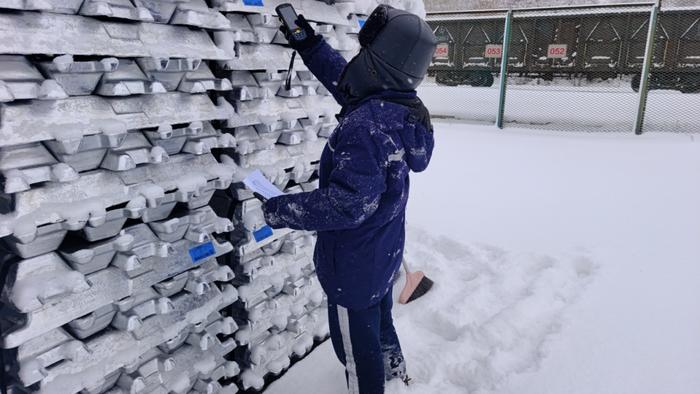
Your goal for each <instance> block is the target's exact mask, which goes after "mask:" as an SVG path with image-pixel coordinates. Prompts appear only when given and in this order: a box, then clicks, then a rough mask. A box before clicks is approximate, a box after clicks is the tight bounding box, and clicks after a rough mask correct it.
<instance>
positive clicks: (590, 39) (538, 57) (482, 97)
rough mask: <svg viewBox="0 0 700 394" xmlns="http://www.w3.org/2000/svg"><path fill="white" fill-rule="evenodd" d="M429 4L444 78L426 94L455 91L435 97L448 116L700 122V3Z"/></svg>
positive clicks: (585, 122) (699, 126)
mask: <svg viewBox="0 0 700 394" xmlns="http://www.w3.org/2000/svg"><path fill="white" fill-rule="evenodd" d="M427 9H428V17H427V18H428V21H429V23H430V24H431V26H432V27H433V28H434V29H435V33H436V35H437V37H438V40H439V42H440V44H439V45H438V49H437V51H436V56H435V60H434V64H433V67H432V69H431V74H432V75H433V76H434V77H435V81H436V82H437V84H438V85H442V86H441V87H440V88H431V89H428V94H427V96H426V98H425V99H426V101H427V102H429V103H430V102H431V97H430V96H431V93H433V92H434V93H435V97H436V98H437V97H442V98H445V97H448V94H446V93H447V92H449V97H450V99H449V100H447V101H448V102H446V103H445V105H443V106H441V107H440V108H437V106H435V105H433V107H432V108H434V109H435V110H434V113H435V114H436V115H438V116H444V117H448V118H449V117H451V118H458V119H465V120H472V121H479V122H492V123H496V124H497V125H498V126H499V127H503V126H504V125H510V126H518V125H520V126H525V127H531V128H532V127H534V128H543V129H555V130H585V131H621V132H631V131H634V132H637V133H641V132H643V131H665V132H697V131H698V130H700V118H699V117H697V116H696V114H695V109H696V108H700V4H698V3H697V2H691V1H663V2H660V3H655V2H644V1H614V2H613V1H610V2H604V1H598V2H596V1H581V2H558V1H517V2H506V1H452V2H450V1H430V2H427ZM504 41H505V42H507V43H508V45H505V46H504V45H503V42H504ZM503 57H507V58H508V61H507V62H505V64H504V63H503V62H502V61H501V59H502V58H503ZM501 75H507V78H505V79H504V78H501V77H500V76H501ZM445 85H447V86H459V88H452V87H444V86H445ZM429 107H430V105H429Z"/></svg>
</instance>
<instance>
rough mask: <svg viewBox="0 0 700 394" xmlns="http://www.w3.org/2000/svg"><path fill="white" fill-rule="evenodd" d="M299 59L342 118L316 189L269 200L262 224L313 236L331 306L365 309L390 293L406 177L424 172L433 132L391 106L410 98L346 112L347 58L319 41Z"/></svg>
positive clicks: (388, 95) (382, 97) (370, 101)
mask: <svg viewBox="0 0 700 394" xmlns="http://www.w3.org/2000/svg"><path fill="white" fill-rule="evenodd" d="M301 55H302V58H303V59H304V62H305V63H306V65H307V67H308V68H309V70H311V72H313V73H314V75H316V77H317V78H318V79H319V80H320V81H321V82H322V83H323V85H324V86H325V87H326V88H327V89H328V90H329V91H330V92H331V93H332V94H333V96H334V97H335V99H336V100H337V101H338V102H339V103H340V105H341V106H343V112H342V114H344V116H343V118H342V119H341V120H340V123H339V125H338V127H337V128H336V129H335V131H334V132H333V133H332V135H331V136H330V138H329V141H328V144H327V145H326V147H325V149H324V151H323V153H322V155H321V162H320V171H319V172H320V174H319V176H320V179H319V188H318V189H317V190H314V191H311V192H305V193H298V194H292V195H284V196H280V197H276V198H273V199H270V200H269V201H267V202H266V203H265V205H264V211H265V219H266V221H267V223H268V224H269V225H270V226H272V227H273V228H281V227H289V228H292V229H300V230H311V231H317V234H318V239H317V242H316V249H315V253H314V263H315V266H316V273H317V275H318V278H319V281H320V283H321V286H322V287H323V289H324V290H325V292H326V294H327V295H328V299H329V301H330V302H332V303H337V304H339V305H342V306H345V307H347V308H351V309H363V308H367V307H369V306H372V305H374V304H376V303H377V302H379V301H380V300H381V299H382V297H383V296H384V295H385V294H386V293H387V291H388V290H389V289H390V288H391V286H392V277H393V275H394V273H395V272H396V271H397V270H398V268H399V266H400V264H401V259H402V255H403V248H404V239H405V237H404V235H405V229H404V227H405V210H406V201H407V199H408V189H409V176H408V173H409V170H412V171H415V172H420V171H423V170H425V168H426V167H427V166H428V163H429V161H430V157H431V154H432V150H433V143H434V141H433V133H432V130H431V129H430V127H426V126H424V125H423V123H421V122H419V121H418V120H417V119H416V117H415V116H414V115H412V112H411V111H410V110H409V109H408V108H407V107H406V106H403V105H399V104H395V103H393V102H390V101H389V100H394V99H406V98H415V95H416V93H415V91H414V92H410V93H405V92H404V93H399V92H390V91H385V92H381V93H379V94H376V95H373V96H370V97H367V98H365V99H363V100H361V101H360V102H359V103H357V104H355V105H352V106H349V105H348V104H347V103H346V102H345V100H344V98H343V96H342V94H341V93H340V92H338V90H337V81H338V79H339V77H340V75H341V73H342V71H343V68H344V67H345V65H346V61H345V59H343V57H342V56H341V55H340V54H339V53H338V52H336V51H335V50H333V49H332V48H331V47H330V46H329V45H328V44H326V42H325V41H323V40H321V42H320V43H319V44H318V45H316V46H314V47H312V48H310V49H309V50H306V51H303V52H302V53H301ZM394 101H396V100H394Z"/></svg>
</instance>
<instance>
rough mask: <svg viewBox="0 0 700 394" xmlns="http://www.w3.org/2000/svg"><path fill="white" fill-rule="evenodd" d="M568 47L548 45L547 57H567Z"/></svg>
mask: <svg viewBox="0 0 700 394" xmlns="http://www.w3.org/2000/svg"><path fill="white" fill-rule="evenodd" d="M568 50H569V46H568V45H567V44H549V49H547V57H548V58H550V59H564V58H565V57H567V54H568Z"/></svg>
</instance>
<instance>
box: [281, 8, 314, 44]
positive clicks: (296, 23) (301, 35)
mask: <svg viewBox="0 0 700 394" xmlns="http://www.w3.org/2000/svg"><path fill="white" fill-rule="evenodd" d="M275 11H277V16H279V18H280V21H281V22H282V26H280V31H281V32H282V33H283V34H284V37H285V38H286V39H287V41H289V45H290V46H291V47H292V48H294V49H295V50H297V51H299V50H304V49H308V48H311V47H313V46H314V45H316V43H317V42H318V41H320V40H321V36H319V35H317V34H316V32H315V31H314V28H313V27H311V25H310V24H309V22H308V21H307V20H306V18H304V15H297V13H296V11H295V10H294V7H293V6H292V5H291V4H289V3H284V4H280V5H278V6H277V8H275Z"/></svg>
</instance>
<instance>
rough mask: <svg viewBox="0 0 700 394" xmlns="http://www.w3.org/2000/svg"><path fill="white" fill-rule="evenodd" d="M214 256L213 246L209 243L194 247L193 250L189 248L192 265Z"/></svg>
mask: <svg viewBox="0 0 700 394" xmlns="http://www.w3.org/2000/svg"><path fill="white" fill-rule="evenodd" d="M215 254H216V251H215V250H214V244H213V243H212V242H211V241H209V242H207V243H205V244H201V245H199V246H195V247H194V248H190V257H192V262H193V263H198V262H200V261H202V259H206V258H207V257H211V256H213V255H215Z"/></svg>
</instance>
